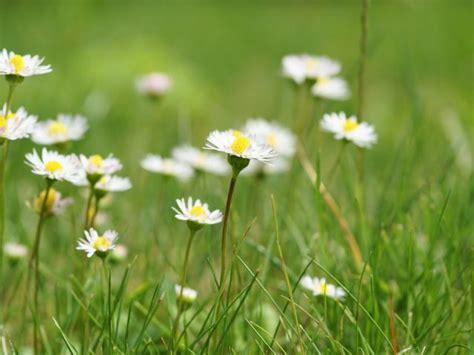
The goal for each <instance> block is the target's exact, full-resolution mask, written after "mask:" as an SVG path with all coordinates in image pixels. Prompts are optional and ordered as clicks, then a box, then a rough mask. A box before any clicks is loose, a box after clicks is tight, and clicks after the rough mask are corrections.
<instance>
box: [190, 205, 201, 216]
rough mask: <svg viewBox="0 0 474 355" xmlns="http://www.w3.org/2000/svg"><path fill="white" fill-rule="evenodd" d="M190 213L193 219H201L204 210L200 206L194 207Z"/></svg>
mask: <svg viewBox="0 0 474 355" xmlns="http://www.w3.org/2000/svg"><path fill="white" fill-rule="evenodd" d="M190 212H191V215H192V216H194V217H201V216H202V215H203V214H204V208H203V207H202V206H194V207H193V208H191V211H190Z"/></svg>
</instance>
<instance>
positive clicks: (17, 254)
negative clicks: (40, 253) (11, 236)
mask: <svg viewBox="0 0 474 355" xmlns="http://www.w3.org/2000/svg"><path fill="white" fill-rule="evenodd" d="M3 250H4V252H5V255H6V256H7V257H8V258H10V259H12V260H20V259H23V258H25V257H26V256H27V255H28V248H27V247H26V246H25V245H23V244H20V243H17V242H7V243H5V245H4V247H3Z"/></svg>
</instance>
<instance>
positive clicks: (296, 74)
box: [282, 54, 341, 84]
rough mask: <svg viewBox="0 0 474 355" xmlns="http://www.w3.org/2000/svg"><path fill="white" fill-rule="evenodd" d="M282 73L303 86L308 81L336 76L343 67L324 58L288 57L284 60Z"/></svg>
mask: <svg viewBox="0 0 474 355" xmlns="http://www.w3.org/2000/svg"><path fill="white" fill-rule="evenodd" d="M282 71H283V76H285V77H287V78H290V79H292V80H293V81H294V82H296V83H297V84H302V83H303V82H304V81H305V80H306V79H316V78H320V77H329V76H332V75H336V74H338V73H339V72H340V71H341V65H340V64H339V63H338V62H336V61H334V60H332V59H330V58H328V57H324V56H313V55H309V54H299V55H287V56H285V57H283V60H282Z"/></svg>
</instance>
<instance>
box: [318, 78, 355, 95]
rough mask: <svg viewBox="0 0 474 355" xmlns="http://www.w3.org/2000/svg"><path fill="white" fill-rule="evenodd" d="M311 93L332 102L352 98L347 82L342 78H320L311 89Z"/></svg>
mask: <svg viewBox="0 0 474 355" xmlns="http://www.w3.org/2000/svg"><path fill="white" fill-rule="evenodd" d="M311 93H312V94H313V95H314V96H317V97H322V98H324V99H330V100H347V99H348V98H349V97H350V91H349V88H348V87H347V82H346V81H345V80H344V79H341V78H329V77H321V78H318V79H317V80H316V83H315V84H314V85H313V86H312V88H311Z"/></svg>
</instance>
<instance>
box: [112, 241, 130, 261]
mask: <svg viewBox="0 0 474 355" xmlns="http://www.w3.org/2000/svg"><path fill="white" fill-rule="evenodd" d="M127 255H128V249H127V247H126V246H125V245H123V244H117V245H116V246H115V248H114V249H113V250H112V252H111V253H110V260H111V261H114V262H121V261H124V260H125V259H126V258H127Z"/></svg>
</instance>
